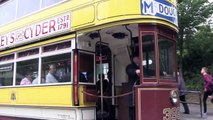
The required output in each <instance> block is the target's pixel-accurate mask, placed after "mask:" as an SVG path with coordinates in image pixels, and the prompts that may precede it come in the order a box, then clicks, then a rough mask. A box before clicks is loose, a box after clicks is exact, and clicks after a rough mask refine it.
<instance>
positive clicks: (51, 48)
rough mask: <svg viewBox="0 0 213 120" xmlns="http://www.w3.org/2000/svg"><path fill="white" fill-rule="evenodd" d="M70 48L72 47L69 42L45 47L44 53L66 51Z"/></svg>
mask: <svg viewBox="0 0 213 120" xmlns="http://www.w3.org/2000/svg"><path fill="white" fill-rule="evenodd" d="M70 47H71V41H67V42H63V43H58V44H54V45H49V46H45V47H43V52H51V51H55V50H61V49H66V48H70Z"/></svg>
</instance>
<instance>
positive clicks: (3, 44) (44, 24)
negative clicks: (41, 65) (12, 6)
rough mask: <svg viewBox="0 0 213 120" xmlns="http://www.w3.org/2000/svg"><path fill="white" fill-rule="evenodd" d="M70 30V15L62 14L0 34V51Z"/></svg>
mask: <svg viewBox="0 0 213 120" xmlns="http://www.w3.org/2000/svg"><path fill="white" fill-rule="evenodd" d="M70 29H71V15H70V13H64V14H61V15H58V16H55V17H53V18H50V19H47V20H44V21H41V22H38V23H35V24H33V25H30V26H26V27H23V28H20V29H18V30H14V31H12V32H9V33H6V34H3V35H1V34H0V49H4V48H8V47H12V46H17V45H21V44H26V43H30V42H33V41H37V40H40V39H43V38H46V37H49V36H55V35H59V34H62V33H64V32H68V31H70Z"/></svg>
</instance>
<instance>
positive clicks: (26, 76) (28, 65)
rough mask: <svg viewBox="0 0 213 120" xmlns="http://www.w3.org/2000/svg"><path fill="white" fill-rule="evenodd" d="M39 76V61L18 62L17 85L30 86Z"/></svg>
mask: <svg viewBox="0 0 213 120" xmlns="http://www.w3.org/2000/svg"><path fill="white" fill-rule="evenodd" d="M37 76H38V59H32V60H26V61H21V62H17V69H16V85H30V84H32V81H33V80H34V79H35V78H36V77H37Z"/></svg>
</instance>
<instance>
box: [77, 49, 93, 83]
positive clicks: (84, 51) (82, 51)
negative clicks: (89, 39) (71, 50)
mask: <svg viewBox="0 0 213 120" xmlns="http://www.w3.org/2000/svg"><path fill="white" fill-rule="evenodd" d="M78 52H79V53H78V57H79V54H80V53H86V54H91V55H93V58H94V61H93V62H94V64H93V66H94V73H93V83H86V82H80V81H79V82H78V83H79V84H80V85H95V84H96V61H95V53H94V52H90V51H86V50H81V49H79V51H78ZM79 64H80V62H78V67H79V66H80V65H79ZM79 69H80V68H78V73H79ZM78 78H79V77H78Z"/></svg>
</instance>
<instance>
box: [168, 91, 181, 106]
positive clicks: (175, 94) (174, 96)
mask: <svg viewBox="0 0 213 120" xmlns="http://www.w3.org/2000/svg"><path fill="white" fill-rule="evenodd" d="M178 96H179V95H178V92H177V90H172V91H171V92H170V99H171V102H172V103H173V104H177V103H178Z"/></svg>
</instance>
